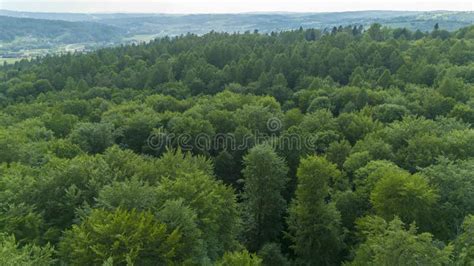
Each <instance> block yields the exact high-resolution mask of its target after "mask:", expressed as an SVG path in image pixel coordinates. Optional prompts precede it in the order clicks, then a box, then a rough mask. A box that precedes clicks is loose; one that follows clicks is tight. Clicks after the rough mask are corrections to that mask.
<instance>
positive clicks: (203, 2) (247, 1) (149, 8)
mask: <svg viewBox="0 0 474 266" xmlns="http://www.w3.org/2000/svg"><path fill="white" fill-rule="evenodd" d="M0 9H8V10H20V11H33V12H83V13H89V12H107V13H110V12H129V13H132V12H141V13H238V12H268V11H288V12H328V11H329V12H330V11H353V10H354V11H355V10H416V11H428V10H461V11H474V0H418V1H416V0H397V1H384V0H352V1H351V0H194V1H193V0H136V1H133V0H100V1H96V0H0Z"/></svg>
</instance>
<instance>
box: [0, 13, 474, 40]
mask: <svg viewBox="0 0 474 266" xmlns="http://www.w3.org/2000/svg"><path fill="white" fill-rule="evenodd" d="M0 15H4V16H11V17H21V18H34V19H52V20H64V21H72V22H78V21H81V22H84V21H88V22H96V23H101V24H106V25H109V26H115V27H118V28H121V29H123V30H124V31H126V32H127V33H128V34H129V35H134V34H156V35H159V36H161V35H180V34H185V33H188V32H192V33H196V34H203V33H206V32H209V31H211V30H214V31H225V32H237V31H239V32H243V31H252V30H255V29H258V30H259V31H261V32H271V31H281V30H289V29H296V28H299V27H303V28H318V29H324V28H329V27H334V26H339V25H342V26H346V25H355V24H356V25H370V24H372V23H374V22H378V23H381V24H383V25H385V26H389V27H406V28H408V29H411V30H421V31H429V30H431V29H432V28H433V25H434V24H436V23H439V24H440V26H441V28H442V29H446V30H456V29H458V28H461V27H465V26H469V25H471V24H473V23H474V12H456V11H434V12H418V11H354V12H330V13H242V14H195V15H192V14H189V15H170V14H122V13H117V14H100V13H98V14H95V13H94V14H79V13H32V12H16V11H8V10H0Z"/></svg>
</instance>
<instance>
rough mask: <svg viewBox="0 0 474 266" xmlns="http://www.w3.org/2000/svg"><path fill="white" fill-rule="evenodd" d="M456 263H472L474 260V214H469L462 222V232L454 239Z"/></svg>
mask: <svg viewBox="0 0 474 266" xmlns="http://www.w3.org/2000/svg"><path fill="white" fill-rule="evenodd" d="M454 254H455V261H456V265H471V264H472V262H473V261H474V215H468V216H466V218H465V219H464V222H463V224H462V228H461V233H460V234H459V235H458V236H457V238H456V240H455V241H454Z"/></svg>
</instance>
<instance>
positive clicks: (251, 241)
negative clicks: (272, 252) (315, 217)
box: [242, 145, 288, 251]
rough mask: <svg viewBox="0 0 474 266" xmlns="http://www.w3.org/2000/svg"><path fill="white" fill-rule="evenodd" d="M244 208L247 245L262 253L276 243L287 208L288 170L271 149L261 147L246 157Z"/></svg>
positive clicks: (265, 146)
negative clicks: (264, 247) (264, 246)
mask: <svg viewBox="0 0 474 266" xmlns="http://www.w3.org/2000/svg"><path fill="white" fill-rule="evenodd" d="M244 166H245V168H244V170H243V175H244V182H245V183H244V192H243V195H242V200H243V203H242V209H243V212H244V213H243V215H244V219H245V220H244V225H245V230H246V237H247V241H246V242H247V245H248V246H249V248H250V250H253V251H254V250H259V249H260V248H261V247H262V245H263V244H264V243H266V242H271V241H275V240H277V238H278V235H279V234H280V233H281V230H282V228H283V226H282V220H283V214H284V212H285V209H286V200H285V199H284V197H283V195H282V194H283V192H284V191H285V187H286V183H287V181H288V180H287V177H286V174H287V172H288V167H287V166H286V164H285V161H284V160H283V159H282V158H280V157H278V155H277V154H276V153H275V151H274V150H273V149H272V147H270V146H268V145H259V146H256V147H254V148H252V149H251V150H250V151H249V153H248V154H247V155H246V156H245V157H244Z"/></svg>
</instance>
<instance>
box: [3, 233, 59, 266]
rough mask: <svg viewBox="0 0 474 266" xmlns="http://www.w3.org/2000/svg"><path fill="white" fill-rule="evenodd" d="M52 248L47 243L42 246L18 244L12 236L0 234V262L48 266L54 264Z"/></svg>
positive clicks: (27, 265) (4, 263)
mask: <svg viewBox="0 0 474 266" xmlns="http://www.w3.org/2000/svg"><path fill="white" fill-rule="evenodd" d="M53 254H54V249H53V247H51V246H50V245H49V244H48V245H46V246H44V247H39V246H35V245H30V244H27V245H24V246H20V245H19V244H18V243H17V242H16V240H15V237H13V236H6V235H0V264H1V265H25V266H49V265H54V264H55V263H56V260H55V259H54V255H53Z"/></svg>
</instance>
